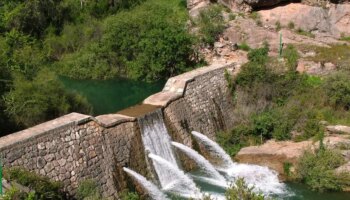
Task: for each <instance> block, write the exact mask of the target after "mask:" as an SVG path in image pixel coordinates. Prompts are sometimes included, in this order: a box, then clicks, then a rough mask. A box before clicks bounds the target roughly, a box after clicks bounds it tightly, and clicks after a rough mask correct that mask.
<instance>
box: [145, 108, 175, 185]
mask: <svg viewBox="0 0 350 200" xmlns="http://www.w3.org/2000/svg"><path fill="white" fill-rule="evenodd" d="M139 126H140V128H141V132H142V142H143V145H144V148H145V149H146V152H148V153H152V154H155V155H158V156H160V157H162V158H164V159H166V160H167V161H169V162H170V163H172V164H174V165H177V163H176V158H175V155H174V152H173V149H172V147H171V144H170V141H171V140H170V136H169V134H168V131H167V129H166V127H165V124H164V121H163V114H162V111H161V110H160V109H158V110H156V111H155V112H152V113H150V114H147V115H145V116H144V117H143V118H139ZM153 167H154V169H155V171H156V173H157V176H158V179H159V182H160V185H161V186H162V187H165V186H167V185H169V184H170V183H171V182H172V181H173V179H171V178H170V177H169V176H168V172H167V170H165V169H164V168H162V167H161V166H159V164H154V165H153Z"/></svg>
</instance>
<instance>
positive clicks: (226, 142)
mask: <svg viewBox="0 0 350 200" xmlns="http://www.w3.org/2000/svg"><path fill="white" fill-rule="evenodd" d="M267 52H268V49H267V46H266V47H263V48H260V49H255V50H251V51H250V52H249V54H248V57H249V62H248V63H247V64H245V65H243V66H242V68H241V71H240V73H239V74H238V75H237V76H236V77H235V78H234V79H232V78H231V79H229V78H226V80H232V83H231V84H229V86H230V87H232V88H231V89H230V90H231V91H232V92H233V93H234V94H233V95H232V96H233V97H234V103H235V104H236V109H235V110H234V111H233V112H234V115H235V116H236V117H235V122H234V123H235V128H233V129H232V130H231V131H226V132H221V133H219V134H218V136H217V141H218V142H219V143H220V144H221V145H222V146H223V147H224V148H225V150H226V151H228V152H229V154H230V155H235V154H236V153H237V152H238V151H239V149H240V148H242V147H244V146H247V145H249V144H257V143H261V142H264V141H265V140H267V139H270V138H274V139H277V140H287V139H293V140H295V141H302V140H306V139H309V138H317V137H318V136H319V135H320V134H321V133H323V131H324V130H323V127H322V126H321V125H320V123H319V122H320V121H322V120H325V121H328V122H329V123H334V124H350V113H349V112H347V107H346V106H345V105H347V104H346V102H347V98H348V97H347V96H348V91H347V89H348V88H347V87H348V85H349V84H348V81H346V80H349V75H348V73H342V76H344V77H343V78H340V77H338V75H334V76H330V77H326V78H320V77H317V76H309V75H305V74H299V73H298V72H296V63H297V59H298V53H297V51H296V49H295V48H294V47H293V46H287V48H286V49H285V51H284V54H283V57H284V60H285V62H280V61H278V62H276V61H275V60H274V59H273V58H269V57H268V55H267ZM335 102H338V103H337V104H336V103H335ZM340 102H341V103H340Z"/></svg>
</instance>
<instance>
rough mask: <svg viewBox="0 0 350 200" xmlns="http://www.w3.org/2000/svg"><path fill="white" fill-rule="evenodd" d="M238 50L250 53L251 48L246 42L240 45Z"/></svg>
mask: <svg viewBox="0 0 350 200" xmlns="http://www.w3.org/2000/svg"><path fill="white" fill-rule="evenodd" d="M238 49H241V50H243V51H249V50H250V49H251V48H250V46H249V45H248V44H247V43H246V42H242V43H241V44H239V45H238Z"/></svg>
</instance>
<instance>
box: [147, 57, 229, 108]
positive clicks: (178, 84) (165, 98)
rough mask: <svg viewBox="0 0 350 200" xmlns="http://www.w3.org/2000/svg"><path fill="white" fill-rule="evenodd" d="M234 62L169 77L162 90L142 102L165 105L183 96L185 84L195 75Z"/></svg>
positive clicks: (198, 75) (193, 78)
mask: <svg viewBox="0 0 350 200" xmlns="http://www.w3.org/2000/svg"><path fill="white" fill-rule="evenodd" d="M235 64H236V63H234V62H233V63H229V64H227V65H219V64H214V65H210V66H206V67H201V68H197V69H195V70H192V71H189V72H186V73H183V74H180V75H178V76H174V77H172V78H169V79H168V81H167V82H166V84H165V86H164V88H163V91H162V92H159V93H156V94H154V95H151V96H149V97H148V98H146V99H145V100H144V101H143V103H144V104H150V105H155V106H161V107H165V106H167V105H168V104H169V103H170V102H172V101H174V100H176V99H178V98H181V97H183V96H184V94H185V91H186V86H187V84H188V83H189V82H191V81H194V80H195V79H196V78H197V77H200V76H203V75H205V74H207V73H209V72H212V71H215V70H218V69H223V68H233V67H234V66H235Z"/></svg>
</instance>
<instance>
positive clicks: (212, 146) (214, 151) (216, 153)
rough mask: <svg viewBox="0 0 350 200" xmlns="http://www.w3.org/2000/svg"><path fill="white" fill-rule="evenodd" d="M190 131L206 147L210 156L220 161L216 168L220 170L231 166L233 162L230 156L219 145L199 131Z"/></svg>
mask: <svg viewBox="0 0 350 200" xmlns="http://www.w3.org/2000/svg"><path fill="white" fill-rule="evenodd" d="M191 133H192V135H193V136H194V137H195V138H196V139H197V140H199V142H200V143H201V144H203V145H204V146H205V148H206V149H208V151H209V153H210V155H211V156H213V157H214V158H215V159H217V158H219V159H220V160H221V161H222V164H221V165H220V166H216V167H217V168H219V169H220V170H221V169H227V168H231V167H233V165H234V163H233V162H232V160H231V157H230V156H229V155H227V153H226V152H225V150H223V149H222V148H221V147H220V145H218V144H217V143H216V142H214V141H213V140H211V139H209V138H208V137H207V136H205V135H203V134H201V133H198V132H196V131H192V132H191Z"/></svg>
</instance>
